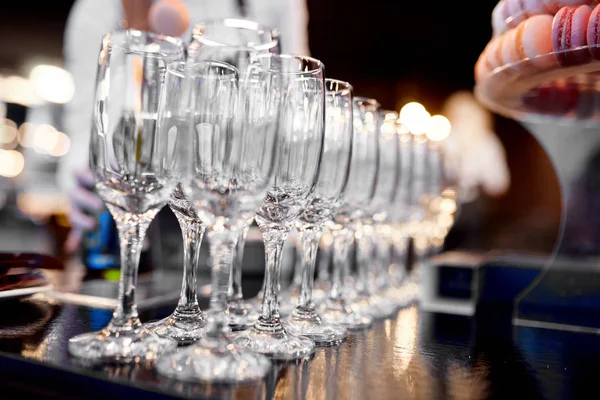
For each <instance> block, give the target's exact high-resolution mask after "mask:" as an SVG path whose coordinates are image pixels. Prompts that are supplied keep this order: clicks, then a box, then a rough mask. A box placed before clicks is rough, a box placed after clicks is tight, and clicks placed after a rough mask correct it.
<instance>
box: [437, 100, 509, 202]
mask: <svg viewBox="0 0 600 400" xmlns="http://www.w3.org/2000/svg"><path fill="white" fill-rule="evenodd" d="M443 114H444V115H445V116H446V117H447V118H448V120H449V121H450V124H451V126H452V135H450V136H449V137H448V139H447V140H445V141H444V147H445V155H446V158H447V163H448V165H450V167H451V168H453V169H454V170H451V171H450V172H451V173H453V174H455V176H454V177H453V178H454V179H455V180H456V181H457V183H458V186H459V189H460V190H461V191H462V192H463V193H459V196H461V198H462V199H463V200H464V201H467V202H468V201H472V200H474V199H475V196H477V189H478V188H481V190H483V192H484V193H485V194H486V195H489V196H492V197H498V196H500V195H502V194H504V193H506V192H507V191H508V189H509V187H510V173H509V170H508V164H507V161H506V153H505V150H504V147H503V146H502V143H501V142H500V139H498V137H497V136H496V134H495V133H494V128H493V126H494V120H493V116H492V114H491V113H490V112H489V111H487V110H486V109H485V108H483V106H481V105H480V104H479V103H478V102H477V100H476V99H475V97H474V96H473V94H472V93H471V92H467V91H460V92H456V93H454V94H453V95H451V96H450V97H449V98H448V99H447V100H446V102H445V104H444V111H443Z"/></svg>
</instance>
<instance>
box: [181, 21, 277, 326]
mask: <svg viewBox="0 0 600 400" xmlns="http://www.w3.org/2000/svg"><path fill="white" fill-rule="evenodd" d="M192 36H193V38H192V42H191V43H190V45H189V46H188V58H189V59H191V60H193V61H201V60H213V61H221V62H226V63H228V64H231V65H233V66H234V67H236V68H237V69H238V70H239V71H245V70H246V66H247V64H248V62H249V60H251V59H252V58H253V57H254V56H256V55H258V54H268V53H275V54H279V33H278V31H276V30H273V29H271V28H269V27H266V26H264V25H261V24H259V23H257V22H254V21H251V20H247V19H238V18H224V19H212V20H206V21H202V22H200V23H198V24H196V25H195V27H194V29H193V32H192ZM243 78H244V77H243V76H241V77H240V79H243ZM251 224H252V219H250V220H248V221H247V224H246V225H245V227H244V228H243V229H242V230H241V232H240V235H239V237H238V239H237V244H236V248H235V251H234V253H233V254H234V255H233V263H232V264H231V271H230V279H229V286H228V290H227V311H226V312H227V314H228V317H229V323H230V325H231V328H232V329H234V330H243V329H246V328H248V327H249V326H251V325H252V324H253V323H254V322H255V321H256V320H257V319H258V312H257V311H256V310H255V308H254V307H251V306H250V305H249V304H247V302H246V301H245V300H244V295H243V291H242V260H243V251H244V246H245V244H246V235H247V233H248V229H249V227H250V225H251ZM213 312H214V310H212V309H210V310H209V311H208V313H209V315H211V314H212V313H213Z"/></svg>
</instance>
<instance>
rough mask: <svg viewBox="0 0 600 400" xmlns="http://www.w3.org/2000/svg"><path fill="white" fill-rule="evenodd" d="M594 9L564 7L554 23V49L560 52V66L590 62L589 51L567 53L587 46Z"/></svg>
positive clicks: (583, 6) (582, 6) (586, 6)
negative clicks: (588, 30) (589, 24)
mask: <svg viewBox="0 0 600 400" xmlns="http://www.w3.org/2000/svg"><path fill="white" fill-rule="evenodd" d="M591 14H592V8H591V7H590V6H588V5H581V6H567V7H563V8H561V9H560V10H558V12H557V13H556V15H555V16H554V20H553V21H552V48H553V50H554V51H556V52H558V53H557V54H556V58H557V60H558V62H559V63H560V65H562V66H568V65H577V64H583V63H586V62H588V61H589V59H590V53H589V52H588V51H587V50H576V51H567V50H570V49H574V48H576V47H580V46H585V45H586V44H587V29H588V22H589V20H590V15H591Z"/></svg>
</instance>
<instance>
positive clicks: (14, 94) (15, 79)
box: [0, 75, 40, 107]
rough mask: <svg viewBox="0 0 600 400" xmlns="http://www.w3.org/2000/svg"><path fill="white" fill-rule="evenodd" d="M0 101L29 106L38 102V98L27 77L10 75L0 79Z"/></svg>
mask: <svg viewBox="0 0 600 400" xmlns="http://www.w3.org/2000/svg"><path fill="white" fill-rule="evenodd" d="M0 101H4V102H6V103H14V104H20V105H23V106H26V107H29V106H32V105H36V104H39V102H40V99H39V97H38V96H37V95H36V94H35V90H34V87H33V84H32V83H31V81H30V80H29V79H26V78H23V77H21V76H16V75H11V76H8V77H6V78H4V79H2V80H1V81H0Z"/></svg>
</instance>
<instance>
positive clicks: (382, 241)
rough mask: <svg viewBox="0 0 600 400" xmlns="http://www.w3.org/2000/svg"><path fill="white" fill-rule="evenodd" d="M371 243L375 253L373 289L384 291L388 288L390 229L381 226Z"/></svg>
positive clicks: (390, 246)
mask: <svg viewBox="0 0 600 400" xmlns="http://www.w3.org/2000/svg"><path fill="white" fill-rule="evenodd" d="M373 243H374V245H375V251H376V267H377V271H376V281H375V287H376V288H382V289H385V288H387V287H389V286H390V282H389V277H390V265H391V263H392V258H391V249H392V236H391V229H390V227H389V226H387V225H381V226H379V227H378V229H376V233H375V236H374V240H373Z"/></svg>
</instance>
